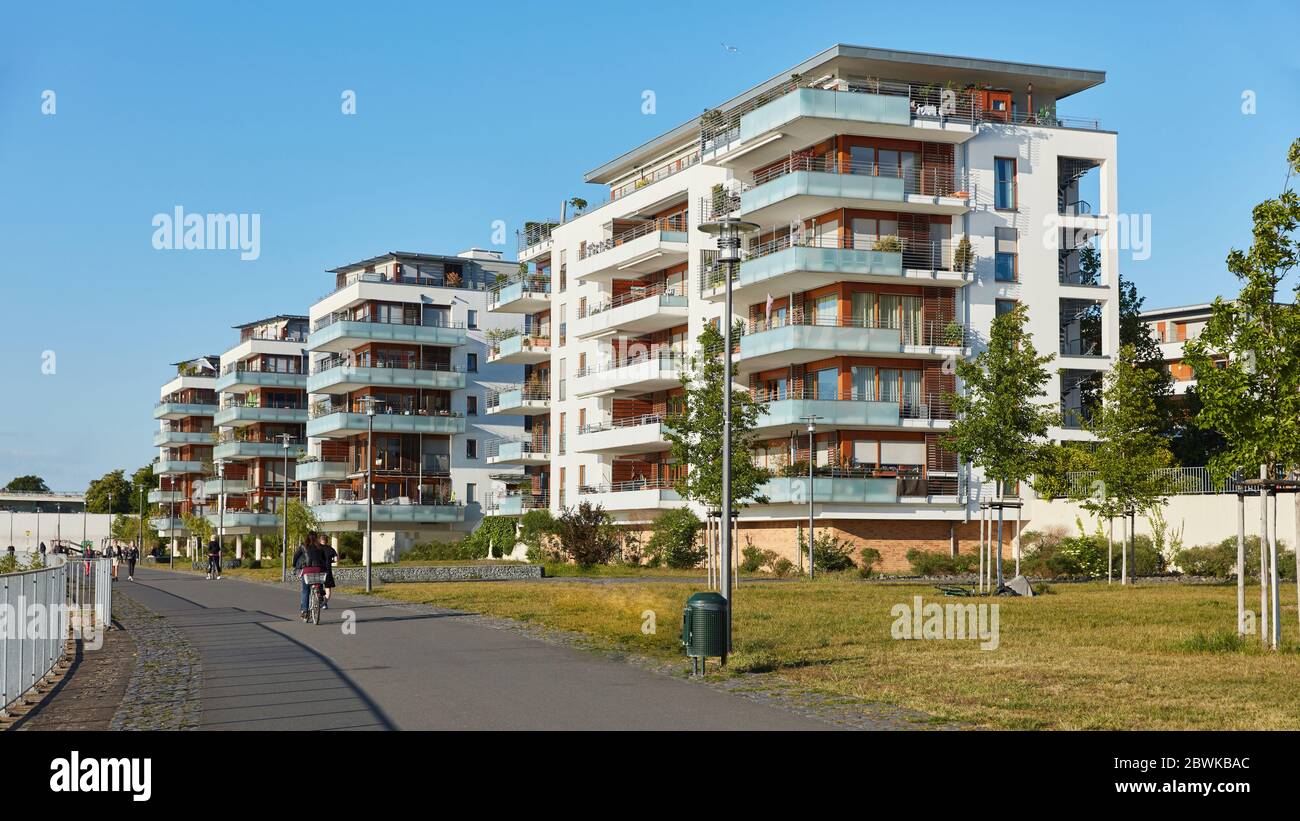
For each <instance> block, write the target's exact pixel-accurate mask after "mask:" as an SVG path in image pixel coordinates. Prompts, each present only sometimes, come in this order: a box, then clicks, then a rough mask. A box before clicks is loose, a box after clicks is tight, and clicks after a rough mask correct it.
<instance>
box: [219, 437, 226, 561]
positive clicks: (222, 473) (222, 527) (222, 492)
mask: <svg viewBox="0 0 1300 821" xmlns="http://www.w3.org/2000/svg"><path fill="white" fill-rule="evenodd" d="M217 478H218V479H220V480H221V485H220V487H219V489H218V492H217V493H218V495H217V553H218V558H217V576H218V577H220V576H221V558H220V552H221V551H222V550H223V549H224V548H225V546H226V460H225V459H218V460H217Z"/></svg>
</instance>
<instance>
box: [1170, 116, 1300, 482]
mask: <svg viewBox="0 0 1300 821" xmlns="http://www.w3.org/2000/svg"><path fill="white" fill-rule="evenodd" d="M1297 173H1300V140H1296V141H1295V142H1293V143H1292V144H1291V147H1290V150H1289V151H1288V153H1287V175H1286V180H1285V182H1284V183H1283V191H1282V194H1281V195H1280V196H1278V197H1277V198H1275V199H1270V200H1265V201H1264V202H1262V203H1260V204H1259V205H1257V206H1255V208H1254V211H1253V212H1252V215H1253V218H1254V229H1253V240H1252V242H1251V246H1250V248H1249V250H1247V251H1242V250H1239V249H1236V248H1234V249H1232V250H1231V251H1230V252H1229V254H1228V259H1227V265H1228V270H1229V271H1231V272H1232V273H1233V275H1234V276H1236V277H1237V280H1238V281H1239V282H1240V283H1241V290H1240V292H1239V293H1238V294H1237V298H1236V299H1235V300H1232V301H1227V300H1224V299H1222V298H1219V299H1216V300H1215V301H1214V305H1213V308H1212V309H1211V314H1210V319H1209V321H1208V322H1207V323H1206V326H1205V329H1204V330H1203V331H1202V332H1201V334H1200V335H1199V336H1197V337H1196V338H1195V339H1193V340H1191V341H1190V342H1188V343H1187V344H1186V346H1185V348H1184V358H1185V360H1186V362H1187V363H1188V364H1190V365H1191V367H1192V369H1193V371H1194V372H1195V374H1196V382H1197V392H1198V393H1199V395H1200V401H1201V410H1200V413H1198V414H1197V417H1196V423H1197V424H1198V425H1200V426H1201V427H1205V428H1211V429H1213V430H1216V431H1218V432H1219V433H1220V434H1222V435H1223V438H1224V448H1223V450H1222V451H1221V452H1220V453H1218V454H1216V455H1215V456H1214V457H1213V458H1212V459H1211V460H1210V469H1211V471H1212V473H1213V474H1214V475H1215V477H1216V478H1219V479H1222V478H1224V477H1225V476H1226V475H1228V474H1230V473H1231V472H1232V471H1234V470H1238V469H1248V470H1251V471H1252V472H1253V470H1254V468H1256V467H1257V466H1260V465H1264V466H1266V467H1267V470H1268V472H1269V476H1270V478H1278V470H1279V466H1283V465H1295V464H1296V463H1297V462H1300V355H1297V352H1300V306H1297V304H1296V300H1295V290H1296V286H1295V285H1294V284H1293V283H1287V282H1286V279H1287V277H1288V276H1289V275H1290V273H1291V270H1292V269H1293V268H1294V267H1295V266H1296V262H1297V259H1298V258H1300V240H1297V238H1296V237H1295V232H1296V227H1297V225H1300V197H1297V195H1296V192H1295V191H1294V190H1292V188H1291V178H1292V175H1294V174H1297ZM1284 287H1289V288H1290V289H1291V291H1292V293H1291V299H1290V300H1289V301H1286V300H1282V299H1280V298H1279V291H1280V290H1281V289H1282V288H1284Z"/></svg>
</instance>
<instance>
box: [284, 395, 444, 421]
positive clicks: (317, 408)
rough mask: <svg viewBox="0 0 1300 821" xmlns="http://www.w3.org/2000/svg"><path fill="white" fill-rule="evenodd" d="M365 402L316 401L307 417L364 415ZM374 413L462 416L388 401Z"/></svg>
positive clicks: (379, 414) (386, 414) (387, 414)
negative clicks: (337, 414)
mask: <svg viewBox="0 0 1300 821" xmlns="http://www.w3.org/2000/svg"><path fill="white" fill-rule="evenodd" d="M366 404H367V403H365V402H360V401H358V402H353V403H351V404H347V403H341V404H338V405H335V404H332V403H331V402H329V401H328V400H326V401H322V402H317V403H315V404H314V405H312V406H311V408H310V409H309V410H308V414H307V418H309V419H319V418H320V417H322V416H329V415H330V414H332V413H355V414H361V415H363V416H364V415H366ZM375 415H376V416H442V417H451V418H457V417H461V416H464V414H463V413H461V412H460V411H453V410H445V409H432V410H431V409H429V408H421V407H417V406H415V405H413V404H412V405H402V406H399V407H397V408H394V407H393V406H392V405H391V404H388V403H384V404H383V405H381V406H380V407H378V408H376V409H375Z"/></svg>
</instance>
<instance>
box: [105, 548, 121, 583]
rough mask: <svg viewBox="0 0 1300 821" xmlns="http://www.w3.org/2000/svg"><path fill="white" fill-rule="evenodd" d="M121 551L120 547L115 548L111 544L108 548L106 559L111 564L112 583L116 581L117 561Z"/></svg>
mask: <svg viewBox="0 0 1300 821" xmlns="http://www.w3.org/2000/svg"><path fill="white" fill-rule="evenodd" d="M121 551H122V549H121V548H120V547H116V546H114V545H112V544H110V545H109V546H108V557H109V559H111V560H112V562H113V581H117V559H118V554H119V553H121Z"/></svg>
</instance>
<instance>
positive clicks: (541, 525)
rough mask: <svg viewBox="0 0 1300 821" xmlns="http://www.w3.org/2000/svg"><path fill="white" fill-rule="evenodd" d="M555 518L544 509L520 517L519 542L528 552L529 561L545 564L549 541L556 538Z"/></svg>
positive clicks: (534, 509)
mask: <svg viewBox="0 0 1300 821" xmlns="http://www.w3.org/2000/svg"><path fill="white" fill-rule="evenodd" d="M556 527H557V525H556V521H555V517H554V516H552V515H551V511H549V510H547V509H546V508H544V507H541V508H533V509H532V510H530V511H528V512H527V513H525V514H524V515H523V516H520V517H519V541H521V542H523V543H524V547H525V548H527V550H528V561H530V562H543V561H546V559H547V558H549V556H548V555H547V552H548V551H547V540H548V539H551V538H552V537H554V536H555V533H556Z"/></svg>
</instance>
